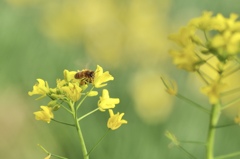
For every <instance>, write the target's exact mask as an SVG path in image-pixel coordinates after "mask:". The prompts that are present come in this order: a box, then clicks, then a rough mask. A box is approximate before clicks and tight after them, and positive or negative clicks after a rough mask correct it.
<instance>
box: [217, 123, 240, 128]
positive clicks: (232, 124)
mask: <svg viewBox="0 0 240 159" xmlns="http://www.w3.org/2000/svg"><path fill="white" fill-rule="evenodd" d="M236 125H237V124H236V123H230V124H225V125H217V126H215V128H224V127H228V126H236Z"/></svg>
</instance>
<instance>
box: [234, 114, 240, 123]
mask: <svg viewBox="0 0 240 159" xmlns="http://www.w3.org/2000/svg"><path fill="white" fill-rule="evenodd" d="M234 122H235V123H236V124H239V125H240V116H239V114H238V115H237V116H236V117H235V118H234Z"/></svg>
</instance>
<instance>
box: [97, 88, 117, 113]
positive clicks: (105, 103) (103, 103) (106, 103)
mask: <svg viewBox="0 0 240 159" xmlns="http://www.w3.org/2000/svg"><path fill="white" fill-rule="evenodd" d="M119 102H120V100H119V98H110V97H109V93H108V90H106V89H103V91H102V96H101V97H100V99H99V101H98V107H99V110H100V111H105V109H111V108H114V107H115V104H118V103H119Z"/></svg>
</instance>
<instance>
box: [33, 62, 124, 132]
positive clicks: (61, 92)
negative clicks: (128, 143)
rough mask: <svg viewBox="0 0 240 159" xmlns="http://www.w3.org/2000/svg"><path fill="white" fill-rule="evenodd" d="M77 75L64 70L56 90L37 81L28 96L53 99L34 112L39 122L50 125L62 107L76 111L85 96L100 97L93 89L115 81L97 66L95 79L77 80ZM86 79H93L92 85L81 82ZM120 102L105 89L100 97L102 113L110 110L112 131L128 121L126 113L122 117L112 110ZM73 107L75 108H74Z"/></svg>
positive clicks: (45, 82)
mask: <svg viewBox="0 0 240 159" xmlns="http://www.w3.org/2000/svg"><path fill="white" fill-rule="evenodd" d="M84 71H88V70H82V73H84ZM80 72H81V71H80ZM77 73H79V71H68V70H64V71H63V74H64V79H57V80H56V87H55V88H50V87H49V86H48V82H47V81H44V80H43V79H37V83H36V84H35V85H34V86H33V90H32V91H29V92H28V94H29V95H30V96H32V95H40V97H39V98H37V99H41V98H44V97H49V98H50V99H51V101H50V102H49V103H48V104H47V105H43V106H41V107H40V108H41V110H40V111H37V112H34V115H35V118H36V119H37V120H42V121H45V122H47V123H50V121H51V119H53V118H54V114H53V111H56V110H58V109H59V108H61V107H63V108H64V109H66V110H68V111H70V112H71V110H72V109H76V107H77V106H76V104H75V103H76V102H79V101H81V99H82V96H83V95H86V96H96V95H98V92H97V91H94V90H93V88H102V87H104V86H106V85H107V82H108V81H110V80H113V79H114V78H113V76H112V75H110V74H109V72H108V71H106V72H103V68H102V67H101V66H97V68H96V70H95V71H94V77H83V78H80V79H77V78H75V75H76V74H77ZM84 78H93V79H92V83H85V82H84V83H83V82H81V81H82V80H83V79H84ZM89 85H92V89H90V90H89V89H87V88H88V86H89ZM119 102H120V100H119V98H111V97H110V96H109V92H108V90H107V89H103V90H102V96H100V98H99V101H98V104H97V105H98V110H100V111H102V112H104V111H106V110H109V113H110V118H109V122H110V123H107V126H108V128H110V129H112V130H115V129H116V125H117V127H119V126H120V125H122V124H125V123H127V121H126V120H123V119H122V116H123V114H124V113H121V114H120V115H119V113H117V114H114V113H113V110H112V109H113V108H114V107H115V105H116V104H119ZM63 103H67V105H68V106H69V107H66V106H65V105H63ZM73 105H74V106H75V108H73ZM116 119H118V120H116ZM113 121H114V122H113Z"/></svg>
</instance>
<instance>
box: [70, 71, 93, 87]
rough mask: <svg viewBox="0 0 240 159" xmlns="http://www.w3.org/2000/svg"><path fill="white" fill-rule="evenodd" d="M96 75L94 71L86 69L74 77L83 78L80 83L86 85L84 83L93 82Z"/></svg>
mask: <svg viewBox="0 0 240 159" xmlns="http://www.w3.org/2000/svg"><path fill="white" fill-rule="evenodd" d="M94 75H95V73H94V71H92V70H88V69H84V70H82V71H80V72H77V73H76V74H75V75H74V78H75V79H80V80H81V81H80V85H84V84H87V83H93V80H94Z"/></svg>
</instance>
